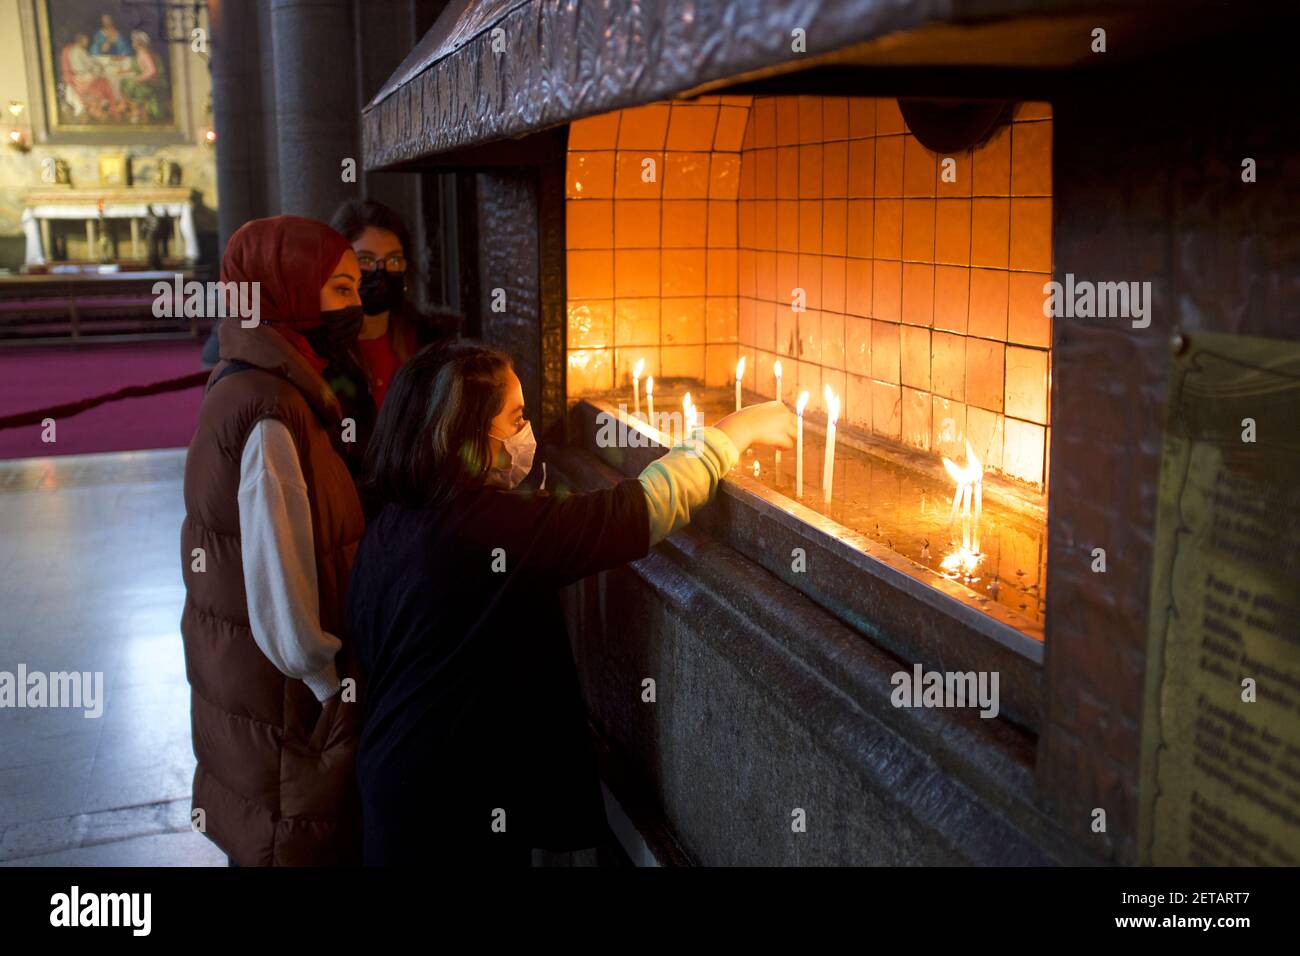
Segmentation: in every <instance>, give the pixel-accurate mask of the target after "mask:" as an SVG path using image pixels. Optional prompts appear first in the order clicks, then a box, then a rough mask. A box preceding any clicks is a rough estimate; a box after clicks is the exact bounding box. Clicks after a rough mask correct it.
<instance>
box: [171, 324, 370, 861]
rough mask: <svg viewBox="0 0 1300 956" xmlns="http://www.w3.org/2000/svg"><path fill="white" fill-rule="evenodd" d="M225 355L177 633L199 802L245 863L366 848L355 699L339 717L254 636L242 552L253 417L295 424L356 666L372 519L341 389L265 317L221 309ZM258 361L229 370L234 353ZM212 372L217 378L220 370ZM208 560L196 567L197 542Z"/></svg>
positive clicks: (184, 536)
mask: <svg viewBox="0 0 1300 956" xmlns="http://www.w3.org/2000/svg"><path fill="white" fill-rule="evenodd" d="M219 335H220V338H221V354H222V356H223V360H222V362H220V363H219V364H218V365H217V366H216V368H215V369H213V375H212V378H211V379H210V380H209V385H210V390H209V391H208V393H207V395H206V396H205V397H204V400H203V407H202V409H201V411H200V413H199V425H198V431H197V432H196V434H195V436H194V440H193V441H192V442H191V443H190V449H189V457H188V458H187V459H186V462H185V522H184V524H183V526H182V528H181V560H182V566H183V568H184V575H185V591H186V594H185V610H184V612H183V615H182V618H181V634H182V635H183V637H184V640H185V665H186V672H187V675H188V677H189V681H190V689H191V721H192V732H193V737H194V755H195V757H196V758H198V767H197V769H196V770H195V773H194V809H195V810H202V811H203V817H202V819H203V820H204V822H205V824H206V832H207V835H208V836H209V837H210V838H211V839H212V841H213V842H214V843H216V844H217V846H219V847H221V849H223V850H224V851H225V852H226V853H227V854H228V855H229V856H231V857H232V858H233V859H234V861H235V862H236V863H238V864H240V865H241V866H299V865H328V864H336V863H343V864H348V863H355V862H359V860H360V837H359V833H360V809H359V800H358V797H357V793H356V783H355V776H354V756H355V752H356V744H357V735H358V732H359V726H360V715H359V713H360V707H361V704H360V702H359V698H358V702H356V703H346V702H342V701H339V702H337V703H336V706H335V708H334V709H335V716H334V718H333V720H332V721H328V722H326V723H328V724H329V725H328V726H327V725H326V723H320V722H318V720H317V718H318V716H320V715H321V714H322V708H321V706H320V704H318V703H317V701H316V698H315V697H314V696H313V695H312V693H311V691H310V690H308V689H307V686H306V685H305V684H304V683H303V682H302V681H300V680H293V679H290V678H287V677H285V676H284V675H283V674H281V673H280V672H279V671H278V670H277V669H276V668H275V667H274V665H272V664H271V662H270V661H269V660H268V659H267V658H266V656H265V655H264V654H263V653H262V651H261V649H259V648H258V646H257V644H256V642H255V641H254V639H253V633H252V631H251V630H250V628H249V622H248V602H247V597H246V595H245V591H244V575H243V565H242V559H241V552H240V536H239V506H238V497H237V496H238V491H239V478H240V458H241V456H242V454H243V449H244V441H245V439H246V438H247V436H248V433H249V431H250V430H251V429H252V428H253V426H254V425H255V424H256V423H257V422H259V421H261V420H262V419H265V418H274V419H277V420H278V421H280V422H283V423H284V425H285V426H286V427H287V428H288V429H289V431H290V433H291V434H292V435H293V441H294V446H295V447H296V448H297V450H298V460H299V463H300V464H301V466H302V473H303V477H304V479H305V481H306V485H307V493H308V497H309V498H310V501H311V513H312V536H313V541H314V543H315V550H316V569H317V579H318V583H319V589H320V623H321V627H322V628H323V629H324V630H325V631H327V632H329V633H330V634H334V635H335V636H337V637H339V638H340V639H341V640H342V641H343V642H344V649H343V650H342V651H341V652H340V654H339V657H338V659H337V662H336V663H337V666H338V669H339V676H340V677H341V678H346V677H353V678H357V677H359V675H358V674H357V673H356V670H355V665H354V664H352V663H351V660H350V658H351V655H349V653H348V650H347V637H346V635H345V634H344V628H345V621H346V619H347V618H346V615H345V613H344V600H345V598H346V595H347V583H348V574H349V571H350V569H351V567H352V559H353V557H354V555H355V554H356V549H357V546H358V544H359V542H360V540H361V536H362V532H363V531H364V519H363V517H362V511H361V503H360V501H359V500H358V498H357V493H356V490H355V487H354V486H353V483H352V478H351V477H350V475H349V474H348V470H347V467H346V465H345V464H344V462H343V460H342V459H341V458H340V457H339V455H338V453H337V452H336V451H335V448H334V446H333V445H332V444H331V440H330V432H329V431H327V428H329V429H334V434H335V435H338V434H339V428H340V424H339V422H340V412H339V407H338V402H337V399H336V398H335V397H334V394H333V392H331V391H330V389H329V387H328V386H327V385H326V384H325V382H324V380H323V379H322V378H321V377H320V375H318V374H317V373H316V371H315V370H314V369H313V368H312V367H311V366H310V365H309V364H308V363H307V361H306V360H305V359H304V358H303V357H302V356H301V355H300V354H298V353H297V352H296V351H295V350H294V349H293V348H292V347H291V346H290V345H289V344H288V342H286V341H285V340H284V339H283V338H282V337H281V336H280V335H278V334H277V333H276V332H274V331H272V330H271V329H269V328H267V327H266V326H259V327H256V328H252V329H244V328H241V327H240V325H239V323H238V322H223V323H222V324H221V330H220V333H219ZM231 359H237V360H241V361H243V362H246V363H249V364H251V365H254V366H256V368H254V369H247V370H242V371H238V372H233V373H231V374H228V375H225V376H224V377H222V378H221V380H220V381H219V382H218V381H216V379H217V378H218V376H221V374H222V372H223V370H224V369H225V367H226V366H227V365H228V364H229V360H231ZM213 382H215V384H212V383H213ZM196 548H202V549H203V550H204V552H205V555H204V557H205V560H206V568H205V570H204V571H202V572H197V571H195V570H194V567H195V562H194V557H193V555H194V549H196Z"/></svg>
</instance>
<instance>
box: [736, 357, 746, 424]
mask: <svg viewBox="0 0 1300 956" xmlns="http://www.w3.org/2000/svg"><path fill="white" fill-rule="evenodd" d="M744 377H745V356H743V355H742V356H741V357H740V361H739V362H737V363H736V411H740V380H741V379H742V378H744Z"/></svg>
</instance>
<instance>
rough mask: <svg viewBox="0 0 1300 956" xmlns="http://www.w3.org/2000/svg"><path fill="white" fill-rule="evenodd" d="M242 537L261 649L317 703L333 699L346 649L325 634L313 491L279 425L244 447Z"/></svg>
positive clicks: (271, 423) (259, 428) (255, 434)
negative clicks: (309, 495) (310, 494)
mask: <svg viewBox="0 0 1300 956" xmlns="http://www.w3.org/2000/svg"><path fill="white" fill-rule="evenodd" d="M239 535H240V539H241V547H242V549H243V565H244V589H245V591H246V592H247V594H248V620H249V623H250V625H251V626H252V629H253V639H254V640H255V641H256V642H257V646H258V647H259V648H261V649H262V653H263V654H265V655H266V656H267V658H268V659H269V660H270V662H271V663H272V664H274V665H275V667H276V669H277V670H279V671H280V673H282V674H284V675H285V676H286V677H292V678H294V679H296V680H301V681H302V682H303V683H305V684H306V685H307V686H308V688H310V689H311V692H312V693H313V694H314V695H315V696H316V699H317V700H322V701H323V700H326V699H328V698H329V697H332V696H333V695H334V694H335V693H336V692H337V691H338V689H339V677H338V671H337V670H336V668H335V666H334V657H335V655H336V654H338V651H339V648H341V647H342V646H343V642H342V641H340V640H339V639H338V638H337V637H335V636H334V635H333V634H330V633H328V632H326V631H323V630H321V626H320V592H319V590H318V588H317V584H316V552H315V547H314V544H313V540H312V530H311V503H310V501H309V500H308V498H307V483H306V482H305V481H304V480H303V476H302V468H301V467H300V466H299V464H298V452H297V449H296V448H295V447H294V444H293V436H292V435H291V434H290V433H289V429H288V428H286V427H285V425H284V424H283V423H282V422H278V421H276V420H274V419H263V420H262V421H260V422H258V423H257V424H256V425H254V426H253V428H252V430H251V431H249V433H248V439H247V441H246V442H245V443H244V452H243V455H242V456H241V458H240V466H239Z"/></svg>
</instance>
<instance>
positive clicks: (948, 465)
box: [943, 439, 984, 487]
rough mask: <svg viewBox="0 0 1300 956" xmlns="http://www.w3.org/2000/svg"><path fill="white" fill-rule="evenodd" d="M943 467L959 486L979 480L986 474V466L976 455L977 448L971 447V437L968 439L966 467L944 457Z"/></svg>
mask: <svg viewBox="0 0 1300 956" xmlns="http://www.w3.org/2000/svg"><path fill="white" fill-rule="evenodd" d="M943 467H944V468H945V469H946V470H947V472H948V475H949V477H951V478H952V480H953V481H955V482H957V485H958V487H960V486H962V485H968V484H971V483H972V482H976V481H979V480H980V479H981V478H982V477H983V475H984V466H983V464H982V463H981V462H980V460H979V458H977V457H976V456H975V449H974V448H971V446H970V440H969V439H967V441H966V467H965V468H959V467H958V466H957V463H956V462H955V461H953V460H952V459H951V458H944V460H943Z"/></svg>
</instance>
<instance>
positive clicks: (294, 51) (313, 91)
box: [270, 0, 361, 220]
mask: <svg viewBox="0 0 1300 956" xmlns="http://www.w3.org/2000/svg"><path fill="white" fill-rule="evenodd" d="M353 5H354V4H353V0H271V2H270V21H271V34H272V37H273V39H274V55H273V58H274V71H275V73H274V75H275V129H276V138H277V141H278V148H279V185H280V190H279V191H280V203H279V206H280V209H279V211H280V212H282V213H289V214H293V215H299V216H309V217H311V218H313V219H321V220H328V219H329V217H330V214H331V213H332V212H333V211H334V208H335V206H337V205H338V204H339V203H340V202H341V201H343V200H344V199H349V198H352V197H354V196H356V195H358V186H357V184H356V183H345V182H343V179H342V170H343V166H342V164H343V161H344V160H345V159H348V158H351V159H353V160H355V161H356V164H357V167H358V169H357V178H358V182H359V181H360V177H361V170H360V165H361V146H360V136H359V131H358V118H357V59H358V53H357V37H356V21H355V20H354V17H353Z"/></svg>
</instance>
